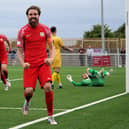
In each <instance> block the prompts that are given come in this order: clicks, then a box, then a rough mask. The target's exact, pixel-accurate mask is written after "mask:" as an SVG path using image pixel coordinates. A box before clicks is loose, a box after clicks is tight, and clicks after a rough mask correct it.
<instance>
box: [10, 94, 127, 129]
mask: <svg viewBox="0 0 129 129" xmlns="http://www.w3.org/2000/svg"><path fill="white" fill-rule="evenodd" d="M125 94H127V93H126V92H124V93H121V94H117V95H114V96H110V97H107V98H104V99H101V100H98V101H94V102H92V103H89V104H85V105H82V106H79V107H75V108H72V109H69V110H66V111H63V112H59V113H56V114H54V115H53V116H54V117H57V116H61V115H64V114H68V113H70V112H73V111H76V110H80V109H83V108H87V107H90V106H93V105H95V104H99V103H102V102H105V101H107V100H111V99H114V98H117V97H119V96H122V95H125ZM47 119H48V117H42V118H40V119H37V120H33V121H30V122H26V123H23V124H20V125H17V126H14V127H11V128H9V129H20V128H23V127H26V126H29V125H32V124H35V123H38V122H41V121H44V120H47Z"/></svg>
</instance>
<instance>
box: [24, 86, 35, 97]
mask: <svg viewBox="0 0 129 129" xmlns="http://www.w3.org/2000/svg"><path fill="white" fill-rule="evenodd" d="M25 92H26V94H27V95H31V94H33V88H32V87H27V88H25Z"/></svg>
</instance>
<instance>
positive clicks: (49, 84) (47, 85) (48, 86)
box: [44, 82, 52, 92]
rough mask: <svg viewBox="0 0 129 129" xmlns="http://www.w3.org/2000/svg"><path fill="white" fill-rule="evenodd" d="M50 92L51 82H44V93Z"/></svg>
mask: <svg viewBox="0 0 129 129" xmlns="http://www.w3.org/2000/svg"><path fill="white" fill-rule="evenodd" d="M51 90H52V88H51V82H46V83H45V85H44V91H45V92H49V91H51Z"/></svg>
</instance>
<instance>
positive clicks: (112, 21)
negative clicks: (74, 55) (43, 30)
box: [0, 0, 125, 38]
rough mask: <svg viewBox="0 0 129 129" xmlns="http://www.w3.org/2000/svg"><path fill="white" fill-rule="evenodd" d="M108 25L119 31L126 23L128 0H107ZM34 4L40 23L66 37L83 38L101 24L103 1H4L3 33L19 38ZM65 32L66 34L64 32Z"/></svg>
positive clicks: (105, 2)
mask: <svg viewBox="0 0 129 129" xmlns="http://www.w3.org/2000/svg"><path fill="white" fill-rule="evenodd" d="M103 2H104V22H105V24H108V25H109V26H110V28H111V29H113V30H115V29H117V27H119V26H120V25H121V24H122V23H123V22H124V19H125V18H124V16H125V14H124V1H123V0H103ZM30 5H37V6H40V8H41V10H42V15H41V17H40V21H41V22H42V23H44V24H46V25H48V26H52V25H56V26H57V27H58V29H59V35H60V36H62V37H76V38H77V37H82V35H83V32H84V31H87V30H89V29H90V28H92V26H93V25H95V24H98V23H99V24H101V0H78V1H75V0H44V1H43V0H21V1H19V0H10V1H9V0H4V1H1V2H0V12H1V13H0V17H1V24H0V28H2V30H1V29H0V33H7V32H8V34H9V35H8V36H9V37H16V36H17V29H16V28H20V27H21V26H23V25H24V24H26V23H27V19H26V16H25V11H26V9H27V8H28V7H29V6H30ZM61 30H62V31H61Z"/></svg>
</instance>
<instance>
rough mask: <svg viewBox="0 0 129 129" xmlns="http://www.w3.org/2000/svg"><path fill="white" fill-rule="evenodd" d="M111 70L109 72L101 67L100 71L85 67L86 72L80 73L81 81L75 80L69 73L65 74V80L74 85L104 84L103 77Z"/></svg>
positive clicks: (108, 74) (109, 73)
mask: <svg viewBox="0 0 129 129" xmlns="http://www.w3.org/2000/svg"><path fill="white" fill-rule="evenodd" d="M112 71H113V70H110V71H109V72H108V71H106V70H104V69H101V70H100V71H97V70H93V69H89V68H88V69H87V73H82V81H80V82H75V81H74V80H73V79H72V76H71V75H70V74H68V75H67V80H68V81H70V82H72V84H73V85H74V86H104V77H105V76H110V75H111V73H112Z"/></svg>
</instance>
